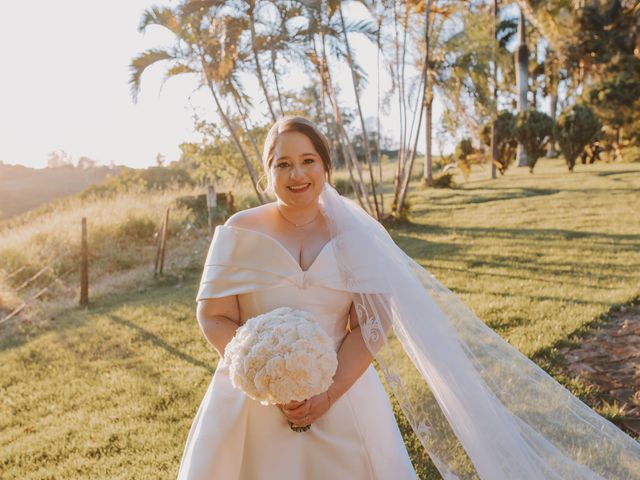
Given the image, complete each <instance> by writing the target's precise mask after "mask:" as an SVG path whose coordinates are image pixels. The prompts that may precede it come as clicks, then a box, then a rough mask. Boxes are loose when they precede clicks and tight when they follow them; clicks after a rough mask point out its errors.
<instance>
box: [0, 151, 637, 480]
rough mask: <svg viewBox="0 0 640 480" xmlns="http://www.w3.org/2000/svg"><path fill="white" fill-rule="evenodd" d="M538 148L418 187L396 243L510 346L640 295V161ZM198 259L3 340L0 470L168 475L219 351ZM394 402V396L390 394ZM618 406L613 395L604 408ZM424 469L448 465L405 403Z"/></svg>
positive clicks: (554, 340)
mask: <svg viewBox="0 0 640 480" xmlns="http://www.w3.org/2000/svg"><path fill="white" fill-rule="evenodd" d="M576 169H577V171H576V172H574V173H573V174H569V173H567V172H566V169H565V167H564V166H563V165H562V163H561V162H560V161H557V160H542V161H540V162H539V164H538V166H537V167H536V173H535V174H533V175H530V174H529V173H528V172H527V171H526V169H513V170H511V171H509V172H508V173H507V175H506V176H505V177H504V178H499V179H496V180H489V179H484V178H483V177H488V174H487V173H486V172H476V173H474V175H473V176H472V178H471V179H470V181H469V182H467V183H465V184H463V186H462V187H460V188H457V189H446V190H445V189H443V190H439V189H436V190H425V189H422V188H420V187H419V185H418V184H417V183H416V184H415V185H414V186H415V188H414V190H413V192H412V193H411V195H410V197H409V200H410V202H411V205H412V206H413V213H412V217H411V218H412V223H411V224H409V225H403V226H394V227H392V228H391V232H392V234H393V236H394V238H395V239H396V241H397V242H398V243H399V245H400V246H401V247H402V248H403V249H405V251H407V253H409V254H410V255H411V256H413V257H414V258H415V259H416V260H417V261H418V262H420V263H421V264H423V265H424V266H425V267H426V268H428V269H429V270H430V271H431V272H433V273H434V274H435V275H436V276H437V277H438V278H439V279H440V280H441V281H442V282H443V283H444V284H445V285H447V286H448V287H449V288H451V289H452V290H453V291H454V292H456V293H458V294H459V295H460V296H461V297H462V298H463V300H464V301H465V302H466V303H467V304H468V305H470V306H471V307H472V308H473V309H474V311H475V312H476V313H477V314H478V315H479V316H480V318H482V319H483V320H485V321H486V322H487V323H488V324H489V325H490V326H491V327H492V328H494V329H495V330H496V331H497V332H498V333H499V334H500V335H501V336H503V337H504V338H505V339H507V340H508V341H509V342H510V343H512V344H513V345H514V346H515V347H517V348H518V349H520V350H521V351H522V352H524V353H525V354H527V355H529V356H530V357H532V358H534V359H535V360H536V362H537V363H539V364H540V365H542V366H543V368H545V369H547V370H548V371H549V372H551V373H553V374H554V376H556V378H558V380H559V381H561V383H563V384H565V385H567V386H568V387H569V388H570V389H571V390H572V391H573V392H574V393H575V394H577V395H579V396H582V395H584V394H586V393H587V391H588V390H589V386H587V385H583V384H581V383H580V382H579V381H577V380H575V379H569V378H565V377H563V376H562V375H560V374H559V373H557V372H555V370H554V367H555V365H556V363H557V361H558V360H559V358H558V357H557V351H556V349H557V347H558V346H560V345H564V344H566V343H568V342H572V341H575V338H576V335H578V334H580V333H582V332H584V331H586V330H587V329H588V328H589V326H591V325H594V324H595V323H597V322H598V321H600V320H599V319H601V318H603V317H606V315H607V312H609V311H611V310H612V309H615V308H616V306H617V305H619V304H622V303H626V302H628V301H630V300H631V299H633V298H636V297H638V296H639V295H640V287H639V285H640V216H639V215H638V209H639V207H640V201H639V198H640V197H639V193H640V164H622V165H616V164H596V165H590V166H584V167H583V166H581V165H578V166H576ZM198 276H199V272H198V271H191V272H189V273H188V275H187V276H186V277H185V278H184V279H182V280H179V279H175V281H171V280H167V281H165V282H164V284H162V285H156V286H149V287H144V288H142V289H141V291H137V292H135V293H130V294H127V295H120V296H110V297H103V298H102V299H101V300H98V301H97V303H94V304H93V305H92V307H91V308H90V309H89V310H81V309H74V310H70V311H67V312H65V313H64V314H61V315H59V316H58V317H57V318H55V319H53V320H52V321H51V322H49V323H48V324H46V325H44V326H43V325H38V326H37V328H36V326H34V327H33V328H25V329H21V330H19V331H16V332H15V333H14V334H13V335H11V336H5V337H4V338H2V339H0V388H1V394H0V472H2V475H1V476H2V478H3V479H4V478H8V479H12V478H16V479H17V478H19V479H54V478H55V479H58V478H74V479H75V478H123V479H124V478H175V476H176V473H177V469H178V464H179V461H180V457H181V454H182V448H183V447H184V442H185V440H186V436H187V433H188V429H189V426H190V425H191V422H192V420H193V417H194V415H195V412H196V409H197V407H198V405H199V403H200V401H201V400H202V397H203V395H204V393H205V390H206V388H207V385H208V383H209V381H210V377H211V375H212V373H213V371H214V369H215V365H216V357H215V354H214V352H213V349H212V348H211V347H209V346H208V345H207V343H206V341H205V339H204V337H203V336H202V334H201V333H200V331H199V329H198V326H197V323H196V321H195V316H194V297H195V291H196V286H197V281H198ZM396 408H397V405H396ZM601 413H602V414H603V415H605V416H608V417H609V418H614V417H615V416H616V415H617V410H616V408H607V407H604V408H603V410H602V411H601ZM398 421H399V424H400V426H401V429H402V430H403V434H404V435H405V440H406V443H407V446H408V449H409V452H410V454H411V456H412V459H413V460H414V463H415V465H416V469H417V470H418V472H419V473H420V475H421V477H422V478H429V479H431V478H439V477H438V475H437V473H435V470H434V469H433V467H432V466H431V465H430V464H429V462H428V460H427V459H426V456H425V455H424V453H423V452H422V451H421V448H420V446H419V444H418V442H417V441H416V439H415V437H413V436H412V434H411V433H410V431H409V428H408V426H407V424H406V422H405V421H404V419H403V418H402V417H401V416H399V417H398Z"/></svg>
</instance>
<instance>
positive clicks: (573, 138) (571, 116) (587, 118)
mask: <svg viewBox="0 0 640 480" xmlns="http://www.w3.org/2000/svg"><path fill="white" fill-rule="evenodd" d="M600 128H601V124H600V121H599V120H598V119H597V117H596V116H595V115H594V114H593V112H592V111H591V109H590V108H588V107H584V106H582V105H574V106H573V107H571V108H568V109H567V110H565V111H564V112H563V113H562V115H560V118H559V119H558V122H557V125H556V131H555V135H554V137H555V138H556V140H557V141H558V144H559V145H560V150H561V151H562V155H563V156H564V159H565V161H566V162H567V167H568V168H569V171H573V167H574V166H575V164H576V158H578V155H580V154H581V153H582V151H583V150H584V148H585V147H586V146H587V145H588V144H589V143H591V142H592V141H593V140H595V139H596V137H597V135H598V132H600Z"/></svg>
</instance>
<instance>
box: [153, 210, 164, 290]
mask: <svg viewBox="0 0 640 480" xmlns="http://www.w3.org/2000/svg"><path fill="white" fill-rule="evenodd" d="M162 230H164V222H162V223H161V224H160V228H158V232H157V234H156V261H155V263H154V265H153V278H156V277H157V276H158V265H159V264H160V244H161V243H162Z"/></svg>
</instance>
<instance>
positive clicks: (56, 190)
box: [0, 162, 114, 219]
mask: <svg viewBox="0 0 640 480" xmlns="http://www.w3.org/2000/svg"><path fill="white" fill-rule="evenodd" d="M110 174H114V172H113V171H112V170H111V169H110V168H108V167H92V168H87V169H81V168H75V167H73V166H65V167H58V168H38V169H35V168H28V167H24V166H21V165H5V164H3V163H1V162H0V219H6V218H9V217H12V216H14V215H18V214H20V213H23V212H26V211H28V210H31V209H33V208H36V207H38V206H40V205H42V204H44V203H47V202H49V201H51V200H53V199H55V198H59V197H65V196H68V195H72V194H74V193H77V192H79V191H81V190H82V189H84V188H86V187H88V186H89V185H92V184H94V183H97V182H99V181H101V180H102V179H103V178H105V177H106V176H107V175H110Z"/></svg>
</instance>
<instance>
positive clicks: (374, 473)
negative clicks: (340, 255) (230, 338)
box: [178, 225, 416, 480]
mask: <svg viewBox="0 0 640 480" xmlns="http://www.w3.org/2000/svg"><path fill="white" fill-rule="evenodd" d="M333 241H334V240H331V241H329V243H327V245H325V246H324V248H323V249H322V250H321V252H320V253H319V254H318V256H317V257H316V259H315V260H314V262H313V264H312V265H311V266H310V267H309V268H308V269H307V270H306V271H303V270H302V268H301V267H300V265H299V264H298V262H297V261H296V260H295V259H294V258H293V256H291V254H290V253H289V251H288V250H286V249H285V247H284V246H283V245H282V244H280V243H279V242H278V241H277V240H276V239H274V238H272V237H271V236H269V235H267V234H264V233H261V232H258V231H254V230H248V229H245V228H239V227H232V226H224V225H222V226H218V227H217V228H216V231H215V234H214V237H213V241H212V242H211V247H210V249H209V254H208V256H207V262H206V265H205V270H204V274H203V278H202V283H201V286H200V291H199V292H198V299H199V300H200V299H203V298H215V297H222V296H227V295H238V301H239V306H240V317H241V322H245V321H246V320H247V319H249V318H251V317H254V316H256V315H259V314H261V313H265V312H267V311H270V310H273V309H274V308H277V307H282V306H287V307H291V308H299V309H304V310H307V311H309V312H311V313H312V314H313V315H314V318H315V320H316V321H317V322H318V323H319V324H320V325H321V326H322V328H323V329H324V330H325V331H326V332H327V333H328V334H329V336H330V337H331V338H332V339H333V341H334V345H335V349H336V351H337V350H338V349H339V347H340V344H341V342H342V340H343V339H344V337H345V335H346V334H347V333H348V330H347V320H348V314H349V308H350V306H351V295H350V294H349V293H348V292H347V291H346V290H347V289H346V288H344V285H342V280H341V277H340V274H339V271H338V266H337V264H336V260H335V255H333V254H331V252H330V244H331V242H333ZM351 321H352V323H353V322H354V320H353V319H352V320H351ZM178 478H179V479H182V480H186V479H189V480H209V479H220V480H235V479H242V480H314V479H318V480H325V479H339V480H342V479H349V480H365V479H380V480H387V479H394V480H404V479H415V478H416V473H415V471H414V469H413V467H412V465H411V461H410V460H409V456H408V454H407V450H406V448H405V445H404V442H403V440H402V436H401V434H400V431H399V429H398V426H397V424H396V421H395V417H394V415H393V410H392V407H391V403H390V401H389V398H388V396H387V393H386V391H385V389H384V387H383V385H382V383H381V381H380V379H379V377H378V374H377V373H376V370H375V368H374V367H373V365H370V366H369V367H368V368H367V370H366V371H365V372H364V374H363V375H362V376H361V377H360V378H359V379H358V380H357V381H356V382H355V383H354V384H353V385H352V386H351V388H350V389H349V390H348V391H347V392H346V393H344V394H343V395H342V396H341V397H340V398H338V399H337V400H336V401H335V403H334V404H333V405H332V406H331V408H330V409H329V410H328V411H327V412H326V413H325V414H324V415H323V416H322V417H320V418H319V419H318V420H316V421H315V422H314V423H313V424H312V425H311V428H310V429H309V430H307V431H306V432H295V431H293V430H291V428H290V427H289V424H288V422H287V419H286V417H285V416H284V414H283V413H282V412H281V411H280V409H279V408H278V407H277V406H275V405H269V406H264V405H262V404H260V403H259V402H258V401H255V400H252V399H251V398H249V397H247V396H246V395H245V394H244V393H243V392H242V391H240V390H239V389H236V388H234V387H233V386H232V384H231V381H230V379H229V374H228V367H227V366H226V365H225V363H224V361H223V359H220V361H219V363H218V366H217V368H216V371H215V374H214V375H213V379H212V381H211V383H210V385H209V388H208V389H207V392H206V394H205V396H204V399H203V400H202V403H201V405H200V408H199V409H198V412H197V414H196V417H195V419H194V421H193V424H192V426H191V429H190V431H189V435H188V438H187V441H186V445H185V448H184V453H183V456H182V461H181V464H180V470H179V473H178Z"/></svg>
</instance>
